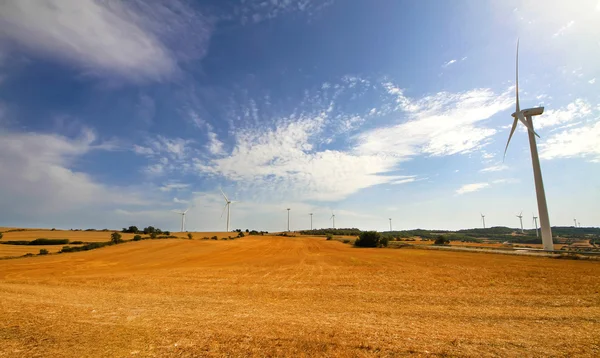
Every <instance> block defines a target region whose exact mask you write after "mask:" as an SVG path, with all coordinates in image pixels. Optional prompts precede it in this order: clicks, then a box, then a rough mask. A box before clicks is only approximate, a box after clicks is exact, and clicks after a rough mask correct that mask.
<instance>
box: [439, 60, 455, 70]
mask: <svg viewBox="0 0 600 358" xmlns="http://www.w3.org/2000/svg"><path fill="white" fill-rule="evenodd" d="M455 63H456V60H450V61H448V62H446V63H444V64H443V65H442V68H447V67H448V66H450V65H452V64H455Z"/></svg>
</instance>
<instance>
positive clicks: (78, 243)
mask: <svg viewBox="0 0 600 358" xmlns="http://www.w3.org/2000/svg"><path fill="white" fill-rule="evenodd" d="M71 245H83V241H71Z"/></svg>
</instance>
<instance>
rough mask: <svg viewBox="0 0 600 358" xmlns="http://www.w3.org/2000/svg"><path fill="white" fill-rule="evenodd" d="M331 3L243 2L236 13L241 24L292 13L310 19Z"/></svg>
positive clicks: (325, 0) (319, 0)
mask: <svg viewBox="0 0 600 358" xmlns="http://www.w3.org/2000/svg"><path fill="white" fill-rule="evenodd" d="M333 3H334V0H270V1H264V0H245V1H242V2H241V5H240V6H239V8H238V9H237V11H236V12H237V13H239V14H240V15H239V16H240V21H241V22H242V24H247V23H258V22H262V21H265V20H270V19H274V18H277V17H279V16H282V15H285V14H289V13H293V12H300V13H305V14H307V15H308V16H309V17H312V16H315V15H318V14H319V13H320V12H321V11H322V10H323V9H325V8H326V7H328V6H330V5H332V4H333Z"/></svg>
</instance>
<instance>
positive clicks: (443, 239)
mask: <svg viewBox="0 0 600 358" xmlns="http://www.w3.org/2000/svg"><path fill="white" fill-rule="evenodd" d="M433 244H434V245H448V244H450V240H449V239H448V238H447V237H446V236H444V235H440V236H438V237H437V239H435V242H434V243H433Z"/></svg>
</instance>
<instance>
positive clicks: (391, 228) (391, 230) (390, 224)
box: [390, 218, 392, 231]
mask: <svg viewBox="0 0 600 358" xmlns="http://www.w3.org/2000/svg"><path fill="white" fill-rule="evenodd" d="M390 231H392V218H390Z"/></svg>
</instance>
